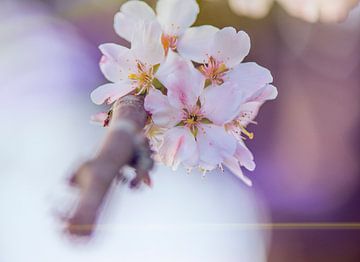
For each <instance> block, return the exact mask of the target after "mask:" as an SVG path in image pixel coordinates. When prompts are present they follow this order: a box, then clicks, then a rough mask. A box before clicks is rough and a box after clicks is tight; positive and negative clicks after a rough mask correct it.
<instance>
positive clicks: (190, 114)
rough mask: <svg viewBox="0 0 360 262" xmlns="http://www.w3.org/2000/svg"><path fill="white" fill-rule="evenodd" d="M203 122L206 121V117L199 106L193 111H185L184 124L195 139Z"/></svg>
mask: <svg viewBox="0 0 360 262" xmlns="http://www.w3.org/2000/svg"><path fill="white" fill-rule="evenodd" d="M202 120H204V116H203V114H202V113H201V109H200V107H199V106H196V107H195V108H194V109H192V110H187V109H184V116H183V120H182V124H183V125H184V126H186V127H187V128H189V129H190V131H191V132H192V133H193V135H194V136H195V137H196V135H197V132H198V125H199V123H201V121H202Z"/></svg>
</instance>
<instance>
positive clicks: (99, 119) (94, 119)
mask: <svg viewBox="0 0 360 262" xmlns="http://www.w3.org/2000/svg"><path fill="white" fill-rule="evenodd" d="M108 117H109V114H108V113H106V112H101V113H97V114H95V115H92V116H91V118H90V121H91V123H94V124H98V125H102V126H104V123H105V120H106V119H107V118H108Z"/></svg>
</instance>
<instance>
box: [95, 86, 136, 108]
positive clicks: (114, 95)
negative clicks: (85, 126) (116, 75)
mask: <svg viewBox="0 0 360 262" xmlns="http://www.w3.org/2000/svg"><path fill="white" fill-rule="evenodd" d="M133 90H134V88H133V87H132V86H131V84H130V83H129V82H127V81H122V82H118V83H115V84H105V85H102V86H99V87H98V88H96V89H95V90H94V91H93V92H92V93H91V100H92V101H93V102H94V103H95V104H97V105H101V104H103V103H105V102H106V103H107V104H111V103H113V102H115V101H116V100H117V99H119V98H120V97H123V96H125V95H127V94H129V93H130V92H131V91H133Z"/></svg>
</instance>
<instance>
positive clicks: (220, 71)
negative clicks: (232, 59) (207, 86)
mask: <svg viewBox="0 0 360 262" xmlns="http://www.w3.org/2000/svg"><path fill="white" fill-rule="evenodd" d="M199 70H200V72H201V73H202V74H203V75H204V76H205V77H206V79H208V80H210V82H211V83H212V84H217V85H222V84H223V83H224V76H225V74H226V73H227V72H228V71H229V69H228V68H227V67H226V65H225V64H224V63H222V62H219V61H217V60H216V59H215V58H213V57H212V56H210V57H209V61H208V63H207V64H204V65H201V66H200V67H199Z"/></svg>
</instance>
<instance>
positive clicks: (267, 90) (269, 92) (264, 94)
mask: <svg viewBox="0 0 360 262" xmlns="http://www.w3.org/2000/svg"><path fill="white" fill-rule="evenodd" d="M277 96H278V91H277V88H276V87H275V86H273V85H266V86H264V87H263V88H261V89H259V90H258V91H257V92H256V93H254V94H253V95H252V96H251V97H250V98H248V99H247V101H256V102H265V101H268V100H274V99H275V98H276V97H277Z"/></svg>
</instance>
